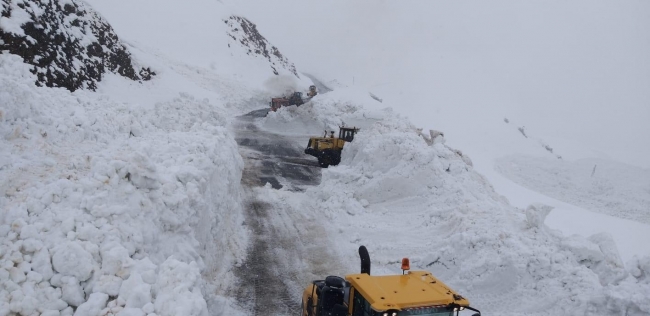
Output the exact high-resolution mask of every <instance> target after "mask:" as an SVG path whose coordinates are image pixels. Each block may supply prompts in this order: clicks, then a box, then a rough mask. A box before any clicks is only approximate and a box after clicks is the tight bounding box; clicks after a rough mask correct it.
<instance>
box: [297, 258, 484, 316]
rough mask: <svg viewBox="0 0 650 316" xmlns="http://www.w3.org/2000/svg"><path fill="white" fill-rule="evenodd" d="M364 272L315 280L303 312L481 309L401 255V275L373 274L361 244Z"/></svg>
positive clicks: (407, 314)
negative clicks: (472, 305)
mask: <svg viewBox="0 0 650 316" xmlns="http://www.w3.org/2000/svg"><path fill="white" fill-rule="evenodd" d="M359 256H360V257H361V273H360V274H350V275H346V276H345V279H343V278H341V277H338V276H328V277H327V278H325V280H316V281H312V282H311V283H310V284H309V285H308V286H307V288H305V290H304V291H303V294H302V303H301V313H300V315H302V316H412V315H420V316H453V315H456V316H458V315H459V314H460V311H463V310H467V311H474V312H475V313H474V314H473V315H472V316H480V315H481V312H480V311H479V310H477V309H475V308H473V307H470V306H469V301H468V300H467V299H466V298H464V297H462V296H460V295H459V294H458V293H456V292H454V290H452V289H451V288H449V287H448V286H447V285H445V284H444V283H442V281H440V280H438V279H437V278H436V277H434V276H433V275H432V274H431V273H430V272H427V271H409V270H410V264H409V260H408V258H404V259H402V271H403V273H402V274H401V275H383V276H371V275H370V256H369V255H368V250H367V249H366V247H364V246H361V247H359Z"/></svg>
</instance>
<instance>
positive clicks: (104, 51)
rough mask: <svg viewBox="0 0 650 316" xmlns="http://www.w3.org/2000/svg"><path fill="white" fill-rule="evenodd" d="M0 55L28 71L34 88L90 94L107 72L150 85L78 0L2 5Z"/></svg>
mask: <svg viewBox="0 0 650 316" xmlns="http://www.w3.org/2000/svg"><path fill="white" fill-rule="evenodd" d="M0 3H2V10H1V12H2V17H0V51H5V50H6V51H9V52H10V53H12V54H16V55H19V56H21V57H22V58H23V59H24V60H25V62H26V63H28V64H30V65H32V66H33V68H32V70H31V71H32V73H35V74H37V80H35V81H36V84H37V85H39V86H48V87H64V88H66V89H68V90H70V91H74V90H77V89H80V88H86V89H91V90H94V89H96V88H97V82H99V81H101V79H102V75H103V74H104V73H105V72H106V71H110V72H114V73H116V74H119V75H121V76H123V77H126V78H129V79H131V80H135V81H140V80H149V79H151V77H152V76H153V75H155V73H154V72H152V71H151V70H150V69H149V68H142V67H139V66H138V65H137V64H136V63H135V62H134V61H133V60H132V58H131V54H130V53H129V52H128V51H127V49H126V47H125V46H124V45H123V44H122V43H121V42H120V40H119V39H118V37H117V35H116V34H115V32H114V31H113V29H112V27H111V26H110V25H109V24H108V23H107V22H106V21H105V20H104V19H102V18H101V17H100V16H99V15H98V14H97V13H95V12H94V11H92V10H91V9H90V8H87V5H86V4H84V3H83V2H80V1H77V0H65V1H62V0H61V1H59V0H55V1H33V0H1V1H0Z"/></svg>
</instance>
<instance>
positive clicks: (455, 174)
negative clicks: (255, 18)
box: [264, 93, 650, 315]
mask: <svg viewBox="0 0 650 316" xmlns="http://www.w3.org/2000/svg"><path fill="white" fill-rule="evenodd" d="M341 99H342V96H340V95H337V94H335V93H333V94H332V96H330V95H329V94H327V95H321V96H319V99H316V98H315V99H314V100H313V101H312V104H311V105H307V106H301V107H298V108H286V109H282V110H281V111H279V112H278V113H277V114H272V115H269V116H268V117H267V118H266V120H265V121H264V126H265V127H267V128H276V129H280V127H281V126H282V123H283V122H285V121H290V120H291V119H293V120H295V121H297V122H306V123H305V126H309V125H320V126H332V125H336V124H340V123H341V122H342V121H354V120H358V119H360V118H364V117H366V116H373V117H375V118H377V120H367V124H365V126H364V127H363V128H362V130H361V132H360V133H359V134H358V135H357V137H356V138H355V140H354V142H352V143H349V144H347V145H346V147H345V149H344V151H343V155H342V162H341V164H340V165H339V166H337V167H330V168H329V169H326V170H324V171H323V177H322V183H321V185H320V186H319V187H317V188H313V189H308V191H307V194H308V198H307V199H306V201H305V203H304V206H303V208H304V209H307V210H311V212H313V213H314V214H318V218H320V219H321V220H328V221H329V222H330V224H324V223H323V226H325V227H328V228H331V229H330V233H331V234H332V236H335V238H337V239H338V241H339V242H338V243H337V244H338V245H339V246H340V248H339V250H340V253H341V255H342V257H343V258H344V259H345V261H346V262H349V267H350V271H356V270H357V264H358V258H357V254H356V248H357V247H358V246H359V245H360V244H364V245H366V246H368V248H369V249H370V250H371V252H372V257H373V263H374V265H375V268H374V271H378V272H379V273H388V272H391V273H399V270H398V269H399V265H398V262H399V261H398V260H399V259H400V258H401V257H405V256H408V257H410V258H411V264H412V266H413V268H414V269H427V270H433V272H434V273H436V274H437V275H439V276H440V277H441V278H442V279H443V280H445V282H446V283H448V284H450V285H451V286H453V287H455V288H457V289H458V290H459V291H460V292H461V293H464V294H465V295H466V297H468V298H469V299H470V300H471V301H472V302H473V305H475V306H476V307H478V308H480V309H482V310H483V311H484V312H487V313H490V314H495V315H513V314H525V313H541V314H561V315H566V314H589V315H605V314H607V315H610V314H625V313H626V312H627V313H630V314H640V315H647V314H650V305H649V304H648V302H647V299H646V298H647V297H648V295H649V294H650V283H648V280H647V277H646V276H647V274H648V273H649V272H650V271H648V270H647V268H648V267H647V260H648V259H647V258H646V259H640V260H639V261H638V262H636V263H634V264H632V267H630V268H629V270H626V269H625V268H624V267H623V264H622V263H621V261H620V258H619V257H618V254H617V251H616V248H615V245H614V243H613V241H612V240H611V238H610V237H609V236H608V235H605V234H601V235H596V236H593V237H591V238H589V239H585V238H581V237H575V236H574V237H566V236H562V235H561V234H560V233H558V232H555V231H551V230H550V229H548V228H547V227H546V226H545V225H544V218H545V216H546V215H547V214H548V212H549V211H550V210H549V208H548V207H546V206H543V205H536V206H531V207H529V208H528V209H526V210H521V209H517V208H514V207H512V206H510V205H509V204H508V202H507V201H506V200H505V199H504V198H503V197H501V196H499V195H498V194H496V193H495V192H494V190H493V188H492V187H491V185H490V184H489V183H488V182H487V180H486V179H485V178H484V177H483V176H481V175H480V174H478V173H477V172H475V171H474V170H473V167H472V166H471V160H469V159H468V158H467V157H465V156H464V155H463V154H462V153H460V152H459V151H457V150H454V149H452V148H449V147H447V146H446V145H445V144H444V138H443V137H440V136H439V137H436V138H434V139H433V140H432V139H427V137H424V136H422V133H421V132H420V131H419V130H418V129H417V128H415V127H414V126H412V125H411V124H410V123H408V122H407V121H406V120H404V119H402V118H399V117H397V116H393V115H390V112H389V111H383V112H382V111H380V112H377V111H374V113H383V114H384V115H383V116H378V115H368V114H367V113H369V112H367V111H365V110H364V109H363V106H362V105H370V106H371V107H374V106H376V105H375V104H374V103H371V101H368V99H363V98H359V97H354V100H355V102H352V103H354V104H346V103H345V102H341ZM319 113H320V114H319ZM334 118H335V119H334ZM373 121H374V122H373ZM346 123H347V122H346ZM296 126H299V124H298V123H293V125H290V127H289V128H294V127H296ZM425 134H426V133H425ZM434 135H435V133H434ZM427 136H428V135H427Z"/></svg>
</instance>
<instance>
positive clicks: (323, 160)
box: [318, 153, 332, 168]
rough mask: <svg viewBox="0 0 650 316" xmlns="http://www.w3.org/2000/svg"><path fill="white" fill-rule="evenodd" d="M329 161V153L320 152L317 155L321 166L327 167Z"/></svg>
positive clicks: (330, 160)
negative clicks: (319, 154)
mask: <svg viewBox="0 0 650 316" xmlns="http://www.w3.org/2000/svg"><path fill="white" fill-rule="evenodd" d="M331 162H332V159H331V157H330V155H328V154H326V153H325V154H322V155H321V156H320V157H318V164H319V165H320V166H321V167H322V168H327V167H329V165H330V164H331Z"/></svg>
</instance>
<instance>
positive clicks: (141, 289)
mask: <svg viewBox="0 0 650 316" xmlns="http://www.w3.org/2000/svg"><path fill="white" fill-rule="evenodd" d="M118 299H120V300H124V301H126V305H125V306H126V307H133V308H142V307H143V306H145V305H146V304H148V303H151V285H149V284H146V283H144V281H142V277H141V276H140V274H139V273H138V272H133V273H131V276H130V277H129V279H128V280H126V281H124V282H122V287H121V288H120V293H119V296H118Z"/></svg>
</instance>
